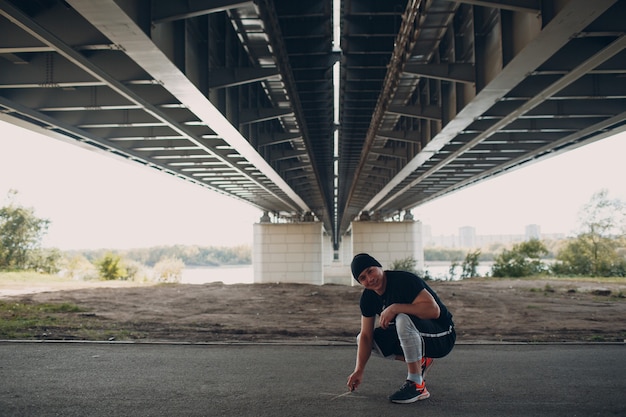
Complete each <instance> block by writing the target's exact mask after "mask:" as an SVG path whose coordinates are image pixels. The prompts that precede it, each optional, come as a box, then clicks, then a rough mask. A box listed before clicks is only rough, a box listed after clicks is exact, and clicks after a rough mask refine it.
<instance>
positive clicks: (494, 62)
mask: <svg viewBox="0 0 626 417" xmlns="http://www.w3.org/2000/svg"><path fill="white" fill-rule="evenodd" d="M337 1H338V5H339V6H340V7H338V8H334V7H333V1H332V0H310V1H294V0H255V1H236V0H204V1H200V0H169V1H156V0H97V1H96V0H65V1H63V0H32V1H18V0H0V119H2V120H5V121H8V122H10V123H15V124H21V125H23V126H28V127H30V128H33V129H43V130H45V131H46V132H47V134H49V135H50V136H54V137H57V138H60V139H63V140H68V141H71V142H74V143H77V144H82V145H85V146H89V147H95V148H97V149H100V150H102V151H105V152H108V153H111V154H114V155H117V156H120V157H123V158H128V159H130V160H133V161H136V162H138V163H141V164H145V165H147V166H151V167H154V168H156V169H159V170H162V171H164V172H167V173H170V174H172V175H175V176H177V177H180V178H183V179H185V180H188V181H191V182H193V183H195V184H198V185H200V186H202V187H206V188H208V189H210V190H214V191H217V192H220V193H224V194H227V195H230V196H232V197H233V198H236V199H239V200H241V201H244V202H247V203H249V204H252V205H255V206H257V207H258V208H260V209H262V210H264V211H267V212H270V213H272V214H273V215H274V216H276V218H277V219H280V221H303V220H307V219H311V218H317V219H319V220H320V221H322V222H323V224H324V228H325V230H326V231H327V232H328V233H329V235H331V236H332V240H333V244H334V246H335V247H337V246H338V245H339V244H340V240H341V236H342V235H343V234H345V233H346V232H347V231H348V230H349V228H350V224H351V221H352V220H354V219H355V218H356V217H358V216H359V215H360V214H361V213H362V212H364V211H365V212H368V213H370V214H371V215H372V216H375V217H379V218H381V219H384V218H393V217H396V216H400V215H402V212H403V211H404V210H409V209H411V208H412V207H415V206H418V205H420V204H422V203H424V202H427V201H430V200H433V199H435V198H438V197H440V196H443V195H445V194H448V193H451V192H454V191H456V190H459V189H461V188H463V187H466V186H468V185H471V184H474V183H476V182H478V181H481V180H484V179H486V178H489V177H492V176H494V175H499V174H502V173H504V172H506V171H507V170H510V169H514V168H516V167H519V166H522V165H524V164H527V163H530V162H533V161H536V160H539V159H542V158H546V157H549V156H551V155H555V154H558V153H560V152H564V151H567V150H570V149H573V148H576V147H579V146H582V145H584V144H587V143H590V142H592V141H595V140H598V139H602V138H604V137H607V136H609V135H611V134H614V133H616V132H618V131H621V130H624V125H625V120H626V52H625V51H624V49H625V47H626V37H625V36H624V32H625V29H626V19H625V18H624V17H625V16H626V2H624V1H615V0H594V1H589V0H570V1H565V0H563V1H548V0H507V1H500V2H493V1H483V0H466V1H447V0H408V1H407V0H385V1H370V0H341V1H340V3H339V0H337ZM581 169H584V167H581ZM36 170H37V167H33V171H34V172H36ZM77 175H80V173H77ZM529 186H532V185H531V184H529Z"/></svg>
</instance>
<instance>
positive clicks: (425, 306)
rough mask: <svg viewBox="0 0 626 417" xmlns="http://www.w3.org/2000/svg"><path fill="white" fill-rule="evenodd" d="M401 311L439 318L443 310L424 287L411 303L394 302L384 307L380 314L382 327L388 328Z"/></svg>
mask: <svg viewBox="0 0 626 417" xmlns="http://www.w3.org/2000/svg"><path fill="white" fill-rule="evenodd" d="M400 313H404V314H408V315H410V316H415V317H419V318H420V319H424V320H434V319H437V318H439V315H440V314H441V310H440V309H439V306H438V305H437V302H436V301H435V299H434V298H433V296H432V295H431V294H430V293H429V292H428V290H426V289H425V288H424V289H423V290H422V291H420V292H419V294H417V297H415V299H414V300H413V302H412V303H411V304H392V305H390V306H389V307H387V308H386V309H384V310H383V312H382V313H381V314H380V327H382V328H383V329H386V328H387V326H389V323H391V322H392V321H393V320H395V318H396V316H397V315H398V314H400Z"/></svg>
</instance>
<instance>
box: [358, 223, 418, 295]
mask: <svg viewBox="0 0 626 417" xmlns="http://www.w3.org/2000/svg"><path fill="white" fill-rule="evenodd" d="M363 252H365V253H369V254H370V255H372V256H373V257H374V258H376V259H377V260H378V262H380V263H381V264H382V265H383V268H384V269H390V268H391V264H392V263H393V262H394V261H400V260H403V259H406V258H409V257H411V258H413V259H414V260H415V261H416V265H415V269H416V270H417V272H419V273H421V272H422V271H423V270H424V246H423V242H422V223H421V222H420V221H413V220H404V221H393V222H385V221H369V220H368V221H355V222H352V254H353V256H354V255H356V254H358V253H363ZM352 281H353V282H354V283H355V284H356V281H354V280H352ZM357 285H358V284H357Z"/></svg>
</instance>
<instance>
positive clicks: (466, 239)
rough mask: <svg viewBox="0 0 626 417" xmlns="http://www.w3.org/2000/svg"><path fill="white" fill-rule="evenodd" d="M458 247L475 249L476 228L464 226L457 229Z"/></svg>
mask: <svg viewBox="0 0 626 417" xmlns="http://www.w3.org/2000/svg"><path fill="white" fill-rule="evenodd" d="M459 246H460V247H462V248H474V247H476V228H474V227H472V226H464V227H461V228H460V229H459Z"/></svg>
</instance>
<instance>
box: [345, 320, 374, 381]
mask: <svg viewBox="0 0 626 417" xmlns="http://www.w3.org/2000/svg"><path fill="white" fill-rule="evenodd" d="M375 324H376V318H375V317H365V316H361V333H360V334H359V345H358V348H357V352H356V365H355V366H354V372H352V374H350V376H349V377H348V389H350V391H354V390H355V389H357V388H358V387H359V385H361V381H362V380H363V372H364V371H365V365H366V364H367V361H368V360H369V358H370V356H371V355H372V346H373V343H374V326H375Z"/></svg>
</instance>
